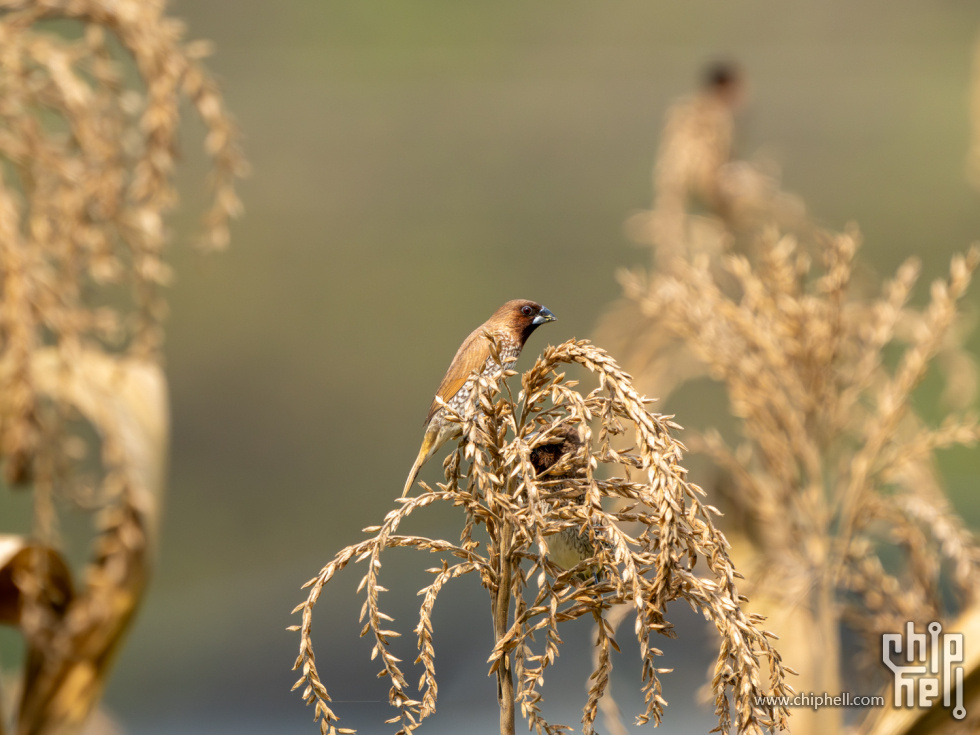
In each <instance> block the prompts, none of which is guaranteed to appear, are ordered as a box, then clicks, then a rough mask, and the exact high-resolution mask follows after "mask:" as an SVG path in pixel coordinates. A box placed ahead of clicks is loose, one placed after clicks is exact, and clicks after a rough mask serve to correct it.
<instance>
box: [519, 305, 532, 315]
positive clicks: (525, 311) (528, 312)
mask: <svg viewBox="0 0 980 735" xmlns="http://www.w3.org/2000/svg"><path fill="white" fill-rule="evenodd" d="M532 311H534V309H532V308H531V307H530V306H522V307H521V313H522V314H523V315H524V316H531V312H532Z"/></svg>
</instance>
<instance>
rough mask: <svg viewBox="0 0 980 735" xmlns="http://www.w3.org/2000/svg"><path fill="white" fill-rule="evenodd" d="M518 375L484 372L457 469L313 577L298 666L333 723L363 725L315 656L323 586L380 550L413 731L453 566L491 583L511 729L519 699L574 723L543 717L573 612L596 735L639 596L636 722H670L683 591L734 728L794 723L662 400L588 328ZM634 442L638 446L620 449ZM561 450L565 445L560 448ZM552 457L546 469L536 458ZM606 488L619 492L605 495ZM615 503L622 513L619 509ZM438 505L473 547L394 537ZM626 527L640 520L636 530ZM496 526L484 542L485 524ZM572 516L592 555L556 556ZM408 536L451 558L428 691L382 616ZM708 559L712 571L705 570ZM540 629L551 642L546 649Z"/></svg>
mask: <svg viewBox="0 0 980 735" xmlns="http://www.w3.org/2000/svg"><path fill="white" fill-rule="evenodd" d="M566 364H577V365H580V366H583V367H584V368H586V369H587V370H588V371H589V372H590V373H592V375H593V376H595V377H596V378H597V379H598V387H597V388H596V389H594V390H592V391H590V392H588V393H581V392H579V391H577V390H575V386H576V383H575V382H573V381H568V380H566V377H565V374H564V373H562V372H558V370H559V369H560V368H561V367H562V366H563V365H566ZM512 374H514V373H512V372H504V373H499V372H498V373H496V374H493V375H490V376H486V377H483V378H480V381H479V386H478V390H476V391H474V394H473V396H471V398H470V406H471V407H473V408H475V410H473V411H472V413H468V412H466V411H464V415H459V414H454V420H456V421H458V422H459V423H461V425H462V428H463V439H462V440H461V441H460V443H459V447H458V448H457V450H456V451H455V453H454V454H452V455H451V456H450V458H449V459H448V460H447V462H446V482H445V483H444V484H440V485H439V487H438V489H436V490H433V489H431V488H428V487H426V492H424V493H423V494H421V495H419V496H418V497H414V498H408V499H405V500H404V501H403V502H402V503H401V505H400V507H398V508H397V509H395V510H392V511H391V512H390V513H388V515H387V516H386V518H385V520H384V523H383V524H382V525H380V526H373V527H371V528H367V529H365V532H367V533H369V534H372V536H371V537H370V538H368V539H366V540H364V541H361V542H359V543H357V544H354V545H352V546H349V547H347V548H345V549H343V550H341V551H340V552H338V553H337V554H336V556H335V557H334V558H333V560H332V561H330V563H328V564H327V565H326V566H325V567H324V568H323V569H322V570H321V571H320V573H319V574H318V575H317V576H316V577H314V578H313V579H311V580H310V581H309V582H308V583H307V585H306V587H308V588H309V590H310V591H309V594H308V597H307V599H306V601H305V602H303V603H302V604H300V605H299V606H298V607H297V608H296V609H295V611H294V612H301V613H302V618H303V619H302V623H301V624H300V625H296V626H293V627H292V629H293V630H298V631H299V632H300V650H299V656H298V657H297V659H296V664H295V668H296V669H298V670H300V671H301V672H302V676H301V678H300V679H299V681H298V682H297V683H296V687H302V688H303V697H304V699H305V700H306V701H307V703H309V704H313V705H314V706H315V719H316V720H318V721H319V723H320V729H321V732H323V733H341V732H351V731H350V730H344V729H341V728H338V727H337V722H338V718H337V716H336V715H335V714H334V712H333V710H332V709H331V708H330V706H329V704H328V703H329V702H330V697H329V695H328V693H327V689H326V687H325V685H324V684H323V682H322V679H321V676H320V673H319V670H318V668H317V665H316V662H315V658H314V654H313V642H312V625H313V610H314V606H315V605H316V603H317V601H318V599H319V598H320V595H321V593H322V591H323V589H324V586H325V585H326V584H327V583H328V582H330V581H331V580H332V579H333V578H334V576H335V575H336V574H337V573H338V572H340V571H341V570H342V569H344V568H345V567H346V566H347V565H348V564H349V563H350V562H352V561H354V562H357V561H366V562H367V563H368V568H367V571H366V574H365V576H364V577H363V578H362V580H361V584H360V588H359V589H363V590H364V592H365V595H366V598H367V599H366V601H365V604H364V607H363V609H362V619H365V618H366V622H365V624H364V628H363V630H362V635H370V636H372V637H373V638H374V641H375V646H374V650H373V652H372V657H379V658H380V659H381V662H382V666H383V669H382V671H381V673H380V675H381V676H386V677H388V678H389V680H390V682H391V689H390V692H389V702H390V703H391V704H392V705H393V706H394V707H396V708H397V710H398V715H397V716H396V717H394V718H393V719H392V720H391V722H397V723H398V724H399V726H400V727H399V732H400V733H410V732H413V731H414V730H415V729H416V728H417V727H418V726H419V724H420V723H421V721H422V720H423V719H424V718H426V717H428V716H429V715H431V714H432V713H433V712H434V711H435V699H436V680H435V659H434V649H433V644H432V633H433V630H432V627H433V626H432V619H431V615H432V610H433V607H434V605H435V601H436V597H437V595H438V593H439V592H440V591H441V590H442V588H443V587H444V586H445V585H446V584H447V583H448V582H449V581H450V580H452V579H455V578H457V577H460V576H462V575H465V574H470V573H477V574H479V576H480V579H481V582H482V584H483V586H484V587H486V588H487V590H488V591H489V593H490V596H491V606H492V619H493V623H494V633H495V640H496V644H495V647H494V650H493V651H492V652H491V654H490V659H489V661H490V663H491V669H490V672H491V674H496V675H497V676H498V682H499V684H500V692H499V693H500V700H501V701H500V705H501V733H508V732H513V730H514V717H515V713H514V709H513V707H514V704H515V701H516V704H517V705H519V707H520V712H521V715H522V716H523V717H524V718H525V719H526V720H527V721H528V724H529V726H530V727H531V728H532V729H534V730H535V731H536V732H538V733H559V732H562V731H564V730H569V729H571V728H569V727H567V726H565V725H559V724H552V723H549V722H548V721H546V720H545V718H544V717H543V715H542V714H541V710H540V702H541V701H542V696H543V695H542V692H541V691H540V686H541V684H542V682H543V681H544V679H545V676H546V674H547V671H548V668H549V667H550V665H551V664H552V662H553V661H554V659H555V658H556V657H557V655H558V650H559V643H560V638H559V634H558V630H559V625H560V624H561V623H563V622H566V621H569V620H574V619H576V618H579V617H581V616H583V615H591V616H593V617H595V619H596V620H597V621H598V622H599V627H598V635H597V641H596V646H597V649H598V651H599V657H598V661H597V665H596V667H595V670H594V671H593V672H592V674H591V677H590V679H589V681H590V689H589V692H588V697H587V701H586V704H585V707H584V709H583V718H582V724H583V732H585V733H593V732H594V729H593V723H594V721H595V717H596V714H597V709H598V703H599V701H600V699H601V698H602V696H603V693H604V691H605V689H606V687H607V686H608V682H609V674H610V671H611V669H612V660H611V657H610V653H611V650H612V649H615V648H617V646H616V642H615V640H614V637H613V634H614V631H613V629H612V627H611V626H610V625H609V623H607V622H606V621H605V620H604V614H605V612H606V611H608V610H609V608H610V607H611V606H613V605H627V606H629V608H630V609H631V610H632V612H633V614H634V615H635V618H636V624H635V634H636V636H637V639H638V641H639V644H640V655H641V657H642V662H643V667H642V682H641V688H642V691H643V692H644V697H645V701H646V707H645V709H644V711H643V713H641V714H640V716H639V718H638V722H639V723H644V722H647V721H650V720H652V721H653V722H654V723H659V722H660V721H661V718H662V717H663V713H664V705H665V704H666V702H665V701H664V700H663V698H662V696H661V689H660V676H661V675H662V674H663V673H665V671H667V670H666V669H663V668H660V666H659V657H660V656H661V655H662V654H661V652H660V651H659V650H658V649H657V648H656V645H655V635H657V634H659V635H667V636H672V635H673V630H672V627H671V624H670V622H669V621H668V619H667V618H666V614H667V607H668V603H670V602H673V601H675V600H684V601H686V602H688V603H689V604H690V605H691V606H693V607H694V608H695V609H698V610H700V611H701V612H702V613H703V614H704V615H705V617H706V618H707V619H709V620H710V621H712V622H713V623H714V625H715V627H716V628H717V630H718V633H719V636H720V640H721V646H720V648H719V652H718V658H717V665H716V669H715V675H714V677H713V679H712V682H711V687H712V690H713V691H714V695H715V710H716V713H717V715H718V721H719V727H721V728H722V729H723V730H725V731H727V730H729V729H730V728H734V730H735V731H736V732H739V733H743V732H751V733H759V732H762V731H763V730H771V729H773V728H776V727H780V728H781V727H783V726H784V725H785V717H786V712H785V710H782V709H780V708H778V707H776V708H774V707H770V706H763V705H760V704H759V703H758V702H757V701H756V697H757V696H759V695H762V694H766V693H770V692H771V693H777V694H778V693H786V692H788V691H790V689H789V687H788V686H787V685H786V683H785V681H784V677H785V671H784V668H783V666H782V663H781V660H780V657H779V654H778V653H777V651H776V650H775V649H774V648H773V647H772V646H771V644H770V641H769V634H767V633H765V632H764V631H763V630H761V629H760V627H759V625H760V623H761V619H760V618H759V617H758V616H754V615H750V614H747V613H746V612H744V602H745V598H743V597H741V596H740V595H739V593H738V591H737V589H736V583H735V579H736V577H738V576H739V575H738V573H737V572H736V570H735V568H734V566H733V565H732V563H731V560H730V559H729V556H728V546H727V542H726V541H725V539H724V537H723V536H722V534H721V533H719V532H718V530H717V529H716V528H715V526H714V524H713V521H712V516H713V515H715V514H716V512H717V511H715V509H714V508H712V507H711V506H708V505H705V504H704V503H703V502H702V500H701V498H702V495H703V492H702V491H701V489H700V488H699V487H697V486H696V485H693V484H691V483H690V482H688V480H687V471H686V470H685V469H684V468H683V466H682V465H681V460H682V452H683V447H682V445H681V444H680V443H679V442H677V441H676V440H675V439H674V438H673V437H672V436H671V435H670V430H671V429H675V428H677V427H676V425H675V424H673V423H672V422H671V421H670V419H669V418H668V417H664V416H660V415H658V414H655V413H651V412H649V411H648V410H647V407H646V406H647V404H648V403H649V400H648V399H645V398H643V397H641V396H640V395H639V394H638V393H637V392H636V390H635V389H634V387H633V384H632V380H631V379H630V377H629V376H628V375H627V374H626V373H624V372H623V371H622V370H621V369H620V368H619V367H618V365H617V364H616V362H615V361H614V360H613V359H612V358H611V357H610V356H609V355H608V354H607V353H606V352H604V351H603V350H601V349H598V348H596V347H594V346H592V345H591V344H589V343H588V342H585V341H569V342H566V343H563V344H561V345H559V346H557V347H549V348H547V349H546V350H545V351H544V353H543V355H542V356H541V357H539V358H538V360H537V362H536V363H535V365H534V366H533V367H532V368H531V369H530V370H528V371H527V372H525V373H524V374H523V376H522V379H521V386H522V390H521V392H520V394H519V396H518V397H517V399H516V400H515V399H514V397H513V395H512V394H511V392H510V390H509V388H508V386H507V384H506V382H504V381H503V378H505V377H506V376H507V375H512ZM568 436H575V437H577V438H578V440H577V441H575V442H573V446H574V447H575V448H574V449H573V450H571V451H569V452H567V453H565V454H562V455H561V456H560V458H558V459H557V461H554V463H553V464H550V463H549V464H547V465H545V467H546V469H544V470H542V471H539V470H538V469H537V468H536V463H537V460H538V455H537V454H536V453H538V452H541V450H542V449H545V448H551V447H561V446H566V445H565V444H563V440H564V439H565V438H566V437H568ZM619 437H623V438H627V437H629V438H630V439H631V440H632V442H633V447H632V448H630V449H627V448H619V449H616V448H614V443H616V440H617V438H619ZM558 454H561V452H560V451H559V452H558ZM538 466H541V465H540V463H538ZM603 501H605V502H603ZM612 501H620V502H619V503H617V507H618V509H617V510H610V509H609V508H608V507H607V506H609V505H611V504H612ZM436 502H446V503H450V504H452V505H454V506H457V507H460V508H461V509H462V510H463V513H464V515H465V523H464V524H463V531H462V534H461V536H460V541H459V542H458V543H452V542H450V541H446V540H433V539H428V538H424V537H419V536H404V535H399V534H398V533H397V529H398V526H399V525H400V524H401V522H402V521H403V520H404V519H405V518H407V517H408V516H409V515H410V514H412V513H413V512H415V511H417V510H420V509H422V508H424V507H426V506H428V505H431V504H433V503H436ZM623 523H627V524H630V525H629V527H631V528H634V527H635V528H637V529H639V531H638V532H636V533H635V534H632V535H631V534H630V533H627V532H626V531H624V530H623V528H624V526H623V525H622V524H623ZM480 525H482V526H484V527H485V529H486V536H487V540H486V541H485V542H482V541H480V540H478V539H477V538H476V537H475V535H474V531H475V529H476V527H477V526H480ZM569 529H572V532H573V533H572V535H573V536H575V534H578V538H579V539H581V541H582V544H583V546H585V547H586V548H588V549H590V552H591V556H589V555H587V554H585V555H583V557H582V558H581V561H580V562H579V563H578V564H576V565H574V566H572V567H570V568H568V569H563V568H561V567H559V566H557V565H556V563H555V561H554V559H552V558H551V551H552V549H553V548H555V547H554V544H556V543H557V539H558V538H559V537H560V536H561V534H563V533H564V532H567V531H568V530H569ZM397 546H409V547H413V548H417V549H419V550H423V551H429V552H431V553H437V554H441V555H443V557H444V558H443V561H442V562H441V564H440V566H438V567H436V568H434V569H431V570H430V571H431V572H432V573H433V574H434V575H435V578H434V580H433V582H432V583H431V584H430V585H429V586H427V587H425V588H423V589H422V590H420V592H419V594H420V595H422V596H423V597H424V602H423V604H422V608H421V611H420V615H419V622H418V625H417V626H416V629H415V632H416V635H417V636H418V646H419V658H418V661H419V662H420V663H421V664H422V667H423V669H424V673H423V675H422V678H421V681H420V685H419V689H420V691H421V692H422V694H421V698H420V699H416V698H415V697H414V696H413V695H412V694H411V693H410V692H409V685H408V683H407V681H406V678H405V674H404V672H403V671H402V669H401V667H400V665H399V661H398V659H396V658H395V657H394V656H393V654H391V653H390V651H389V649H388V645H389V642H390V639H391V638H392V637H394V636H396V635H398V634H397V633H396V632H395V631H394V630H391V629H389V627H388V623H389V622H391V618H390V617H389V616H388V615H386V614H384V613H383V612H382V611H381V608H380V603H379V598H380V593H381V592H383V591H384V588H383V587H382V586H381V584H380V582H379V574H380V571H381V555H382V552H383V551H384V549H386V548H391V547H397ZM696 565H703V566H702V567H700V569H703V570H704V572H702V573H703V574H704V576H701V575H700V574H699V573H698V572H696V571H695V567H696ZM535 634H537V635H538V636H539V637H543V639H544V650H543V651H542V650H536V648H535V646H534V645H532V644H533V642H534V641H535Z"/></svg>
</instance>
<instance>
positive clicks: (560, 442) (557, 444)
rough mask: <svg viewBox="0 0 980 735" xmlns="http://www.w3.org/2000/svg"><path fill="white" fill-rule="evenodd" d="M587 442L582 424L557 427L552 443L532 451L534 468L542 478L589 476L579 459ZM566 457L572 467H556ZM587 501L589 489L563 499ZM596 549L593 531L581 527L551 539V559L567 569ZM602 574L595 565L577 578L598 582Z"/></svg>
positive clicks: (549, 545)
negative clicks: (577, 456) (580, 431)
mask: <svg viewBox="0 0 980 735" xmlns="http://www.w3.org/2000/svg"><path fill="white" fill-rule="evenodd" d="M583 445H584V442H583V441H582V435H581V434H580V433H579V429H578V427H576V426H567V425H566V426H562V427H560V428H559V429H557V430H556V431H555V432H554V439H553V440H552V441H551V442H549V443H548V444H541V445H539V446H537V447H535V448H534V449H532V450H531V465H532V466H533V467H534V470H535V472H536V473H537V476H538V479H539V480H572V479H580V478H583V477H584V476H585V467H584V464H583V460H582V459H581V458H579V459H576V458H575V457H576V455H577V454H578V453H579V450H580V449H581V448H582V446H583ZM566 457H567V458H569V459H570V460H571V461H572V465H571V466H570V467H566V468H565V469H559V468H555V469H552V468H553V467H554V465H556V464H557V463H558V462H559V461H560V460H562V459H564V458H566ZM584 502H585V492H584V491H583V492H582V493H580V494H577V495H576V496H575V497H573V498H569V499H568V500H567V501H562V502H561V505H581V504H582V503H584ZM593 534H595V535H596V536H598V530H594V531H593ZM597 540H598V541H599V543H600V544H602V543H603V541H602V539H601V537H599V538H597ZM595 552H596V547H595V544H594V543H593V542H592V541H591V540H590V539H589V532H588V531H587V530H581V529H580V528H579V527H578V526H568V527H567V528H563V529H562V530H561V531H559V532H558V533H556V534H552V535H550V536H549V538H548V558H549V559H551V561H553V562H554V563H555V564H557V565H558V566H559V567H561V568H562V569H564V570H565V571H566V572H567V571H568V570H569V569H572V568H574V567H576V566H577V565H578V564H580V563H581V562H583V561H585V560H586V559H589V558H591V557H593V556H595ZM600 575H601V569H600V568H599V567H598V566H592V567H589V568H587V569H585V570H583V571H580V572H578V573H577V574H576V575H575V577H576V578H577V579H579V580H582V581H585V580H588V579H589V578H590V577H592V578H593V579H595V580H596V581H597V582H598V581H599V577H600Z"/></svg>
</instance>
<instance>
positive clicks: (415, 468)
mask: <svg viewBox="0 0 980 735" xmlns="http://www.w3.org/2000/svg"><path fill="white" fill-rule="evenodd" d="M433 428H435V427H433V426H432V424H429V428H427V429H426V432H425V436H423V437H422V446H421V447H419V456H418V457H416V458H415V464H413V465H412V471H411V472H409V473H408V479H407V480H406V481H405V489H404V490H402V497H403V498H404V497H405V496H406V495H408V491H409V490H411V489H412V485H414V484H415V478H416V477H418V474H419V470H420V469H421V468H422V465H424V464H425V463H426V461H427V460H428V459H429V457H431V456H432V455H433V454H435V451H436V450H437V449H438V448H439V447H438V446H436V439H437V438H438V436H439V431H438V430H436V431H433V430H432V429H433Z"/></svg>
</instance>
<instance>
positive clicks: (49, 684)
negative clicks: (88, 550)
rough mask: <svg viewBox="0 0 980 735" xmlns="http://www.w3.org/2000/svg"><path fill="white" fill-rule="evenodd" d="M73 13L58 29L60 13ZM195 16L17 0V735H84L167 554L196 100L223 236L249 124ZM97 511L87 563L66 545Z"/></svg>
mask: <svg viewBox="0 0 980 735" xmlns="http://www.w3.org/2000/svg"><path fill="white" fill-rule="evenodd" d="M55 21H57V22H55ZM182 36H183V27H182V25H181V24H180V23H179V22H178V21H176V20H174V19H173V18H169V17H167V16H166V15H164V3H163V2H154V1H152V0H151V1H147V0H114V1H113V2H105V1H101V0H61V1H59V0H46V1H43V2H42V1H39V0H38V1H31V0H19V1H15V0H0V386H2V390H0V457H2V460H3V471H4V478H5V479H6V482H7V484H8V485H9V486H10V487H11V488H12V491H13V492H26V491H29V492H31V493H32V494H33V499H34V522H33V528H32V529H31V531H30V533H29V534H28V535H16V534H18V533H23V530H21V529H5V530H7V531H9V532H11V535H5V536H0V622H3V623H6V624H8V625H15V626H17V627H18V628H19V629H20V631H21V633H22V634H23V636H24V638H25V641H26V650H27V653H26V659H25V661H24V663H23V667H22V677H21V682H20V686H19V692H20V695H19V701H18V702H16V703H13V702H4V705H6V706H10V705H13V710H12V711H4V712H0V732H3V731H4V728H5V727H6V726H7V725H8V724H10V723H13V728H14V731H15V732H16V733H18V734H19V735H28V734H41V733H44V734H46V735H47V734H49V733H58V734H66V735H67V734H68V733H75V732H78V731H79V729H80V728H81V727H82V725H83V724H84V722H85V720H86V718H87V717H88V715H89V713H90V712H91V710H92V708H93V707H94V706H95V705H96V704H97V702H98V699H99V697H100V695H101V691H102V687H103V685H104V682H105V677H106V675H107V672H108V668H109V665H110V662H111V658H112V655H113V653H114V652H115V650H116V649H117V646H118V643H119V641H120V638H121V636H122V635H123V633H124V632H125V630H126V628H127V625H128V623H129V621H130V619H131V617H132V615H133V613H134V611H135V609H136V606H137V604H138V602H139V600H140V597H141V595H142V592H143V589H144V587H145V585H146V582H147V579H148V574H149V571H150V565H151V562H152V558H153V554H154V543H155V536H156V526H157V523H158V520H159V517H158V516H159V504H160V500H161V496H162V492H163V478H164V471H165V460H166V446H167V435H168V425H169V421H168V415H167V403H166V380H165V378H164V376H163V372H162V371H161V369H160V366H159V355H158V347H159V345H160V341H161V338H162V330H161V327H160V321H161V319H162V316H163V312H164V307H165V303H164V301H163V299H162V297H161V296H160V295H159V293H158V288H159V286H160V285H161V284H163V283H165V282H166V281H167V279H168V275H169V273H168V268H167V266H166V265H165V263H164V261H163V249H164V245H165V244H166V240H167V233H166V229H165V226H164V217H165V215H166V214H167V213H168V212H169V211H171V210H172V209H173V208H174V206H175V205H176V202H177V197H176V192H175V190H174V186H173V173H174V164H175V157H176V148H177V139H176V136H177V125H178V122H179V106H180V104H181V101H182V100H183V99H189V100H190V101H191V103H192V105H193V106H194V108H195V109H196V110H197V112H198V113H199V115H200V116H201V118H202V119H203V121H204V124H205V127H206V128H207V139H206V143H205V145H206V148H207V153H208V154H209V155H210V156H211V158H212V160H213V166H212V186H213V189H212V191H213V198H212V201H211V204H210V207H209V209H208V211H207V213H206V215H205V226H204V241H205V243H206V244H207V245H209V246H212V247H220V246H223V245H224V244H225V243H226V241H227V238H228V229H227V228H228V219H229V218H230V217H232V216H234V215H235V214H236V213H237V211H238V209H239V204H238V200H237V198H236V196H235V193H234V189H233V180H234V178H235V177H236V176H238V175H239V174H241V173H242V170H243V161H242V158H241V155H240V152H239V148H238V133H237V131H236V128H235V126H234V124H233V123H232V122H231V121H230V118H229V117H228V115H227V113H226V111H225V109H224V104H223V102H222V99H221V96H220V95H219V93H218V91H217V89H216V86H215V83H214V81H213V80H212V79H211V77H210V76H209V75H208V74H207V73H206V72H205V70H204V69H203V68H202V67H201V66H200V64H199V62H198V59H199V58H200V57H201V55H202V54H203V52H204V51H205V50H206V48H205V47H204V46H202V45H201V44H184V43H183V41H182ZM64 505H67V506H70V507H73V508H74V509H75V510H79V509H81V510H85V511H88V512H89V513H90V515H91V516H92V519H93V525H94V534H95V535H94V549H93V553H92V556H91V559H90V562H89V564H88V567H87V569H86V570H84V573H82V574H77V576H76V572H75V571H74V570H72V569H71V566H70V565H69V564H68V563H67V561H66V560H65V558H64V557H63V555H62V554H61V552H60V551H59V543H58V513H59V510H60V508H61V507H63V506H64Z"/></svg>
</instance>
